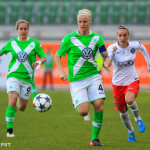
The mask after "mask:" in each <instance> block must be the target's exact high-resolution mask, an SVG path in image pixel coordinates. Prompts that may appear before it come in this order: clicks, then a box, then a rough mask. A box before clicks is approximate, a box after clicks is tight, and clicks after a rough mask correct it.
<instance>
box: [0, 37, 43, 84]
mask: <svg viewBox="0 0 150 150" xmlns="http://www.w3.org/2000/svg"><path fill="white" fill-rule="evenodd" d="M0 52H1V53H2V54H7V53H9V52H10V53H11V54H12V59H11V61H10V63H9V66H8V75H7V79H8V78H10V77H14V78H17V79H19V80H21V81H24V82H28V83H31V84H32V80H33V73H34V68H33V66H32V64H33V63H34V62H35V61H36V54H37V55H38V56H39V57H40V58H41V57H46V55H45V53H44V51H43V49H42V47H41V45H40V42H39V41H38V40H36V39H32V38H28V40H27V41H24V42H22V41H19V40H18V38H16V39H11V40H9V41H8V43H7V44H6V45H5V46H4V48H2V49H1V50H0Z"/></svg>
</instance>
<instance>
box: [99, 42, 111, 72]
mask: <svg viewBox="0 0 150 150" xmlns="http://www.w3.org/2000/svg"><path fill="white" fill-rule="evenodd" d="M99 52H100V53H101V55H102V57H103V59H104V63H103V66H104V68H105V69H106V70H107V71H110V66H111V60H110V58H109V56H108V53H107V50H106V48H105V45H102V46H100V48H99Z"/></svg>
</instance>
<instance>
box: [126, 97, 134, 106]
mask: <svg viewBox="0 0 150 150" xmlns="http://www.w3.org/2000/svg"><path fill="white" fill-rule="evenodd" d="M133 102H134V99H133V98H130V99H128V100H126V103H127V104H128V105H132V104H133Z"/></svg>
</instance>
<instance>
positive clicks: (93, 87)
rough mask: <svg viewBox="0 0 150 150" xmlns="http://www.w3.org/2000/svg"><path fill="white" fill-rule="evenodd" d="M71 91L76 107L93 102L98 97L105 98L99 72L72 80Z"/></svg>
mask: <svg viewBox="0 0 150 150" xmlns="http://www.w3.org/2000/svg"><path fill="white" fill-rule="evenodd" d="M70 92H71V96H72V101H73V105H74V107H75V108H76V107H77V106H78V105H80V104H82V103H85V102H90V103H92V102H93V101H94V100H96V99H102V98H105V92H104V88H103V84H102V80H101V76H100V75H99V74H97V75H94V76H91V77H89V78H86V79H83V80H80V81H74V82H70Z"/></svg>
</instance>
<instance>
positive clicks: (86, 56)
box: [82, 47, 93, 60]
mask: <svg viewBox="0 0 150 150" xmlns="http://www.w3.org/2000/svg"><path fill="white" fill-rule="evenodd" d="M92 56H93V50H92V49H91V48H89V47H85V48H84V49H83V50H82V57H83V58H84V59H86V60H88V59H90V58H91V57H92Z"/></svg>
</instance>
